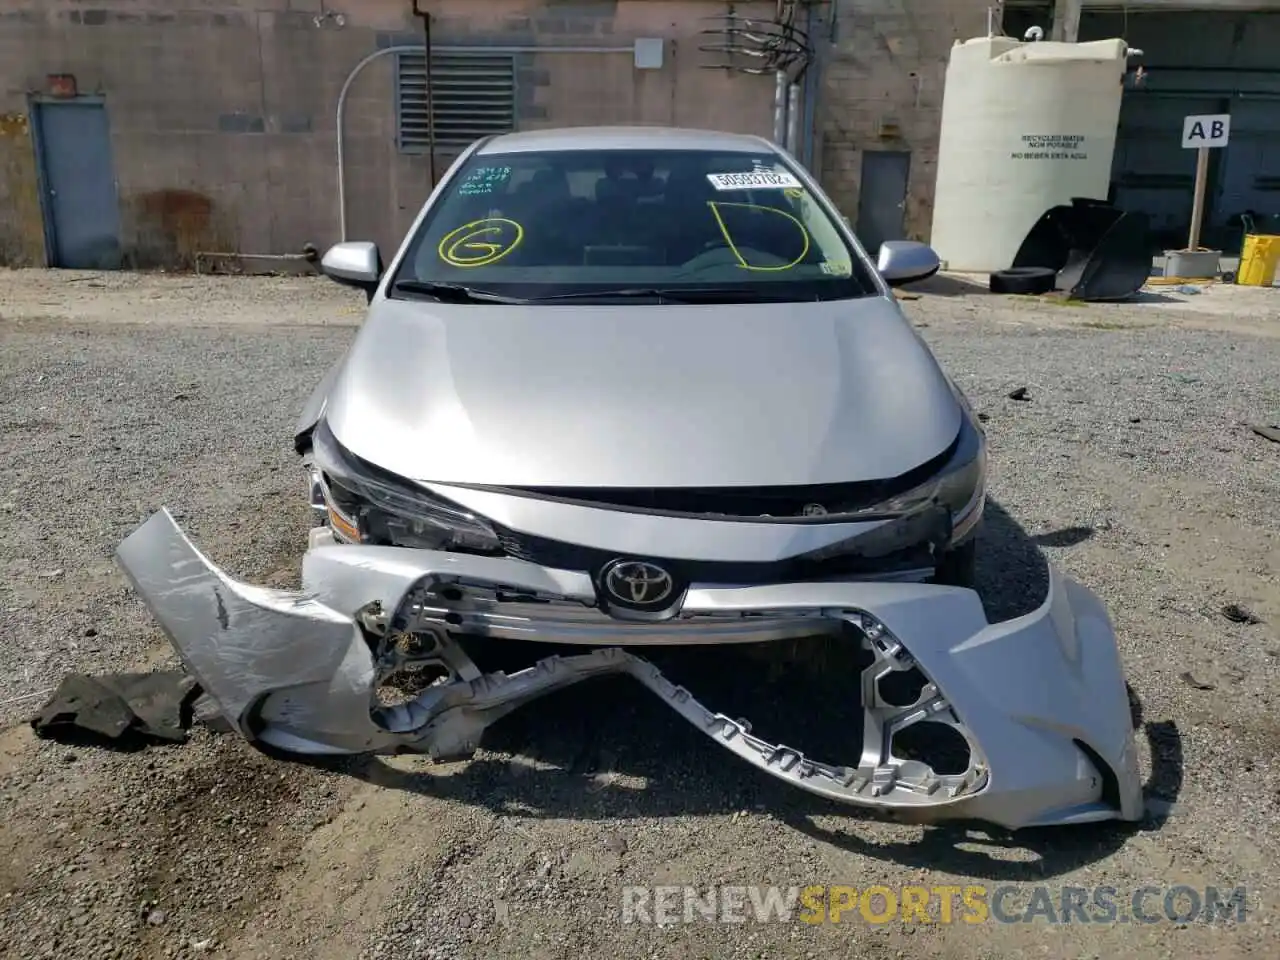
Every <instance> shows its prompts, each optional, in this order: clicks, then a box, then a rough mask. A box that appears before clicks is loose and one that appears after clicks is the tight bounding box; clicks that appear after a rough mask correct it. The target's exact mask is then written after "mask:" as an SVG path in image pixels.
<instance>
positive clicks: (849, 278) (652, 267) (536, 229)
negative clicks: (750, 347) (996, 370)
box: [388, 150, 877, 302]
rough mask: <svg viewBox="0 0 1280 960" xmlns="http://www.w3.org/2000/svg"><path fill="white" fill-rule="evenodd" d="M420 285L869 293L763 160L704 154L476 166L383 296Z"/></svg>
mask: <svg viewBox="0 0 1280 960" xmlns="http://www.w3.org/2000/svg"><path fill="white" fill-rule="evenodd" d="M432 285H447V288H453V289H452V292H453V293H454V294H457V292H458V290H457V288H460V287H461V288H466V291H465V292H466V293H467V294H475V293H479V294H481V295H483V294H493V295H500V296H503V297H511V298H520V299H529V300H539V299H544V298H546V299H553V300H554V299H556V298H578V299H583V300H588V299H590V298H591V297H592V295H594V294H598V295H600V296H608V295H610V294H613V295H615V296H625V295H629V296H650V297H654V298H657V299H659V300H660V299H661V297H662V296H663V295H664V294H665V295H670V296H672V297H673V298H674V297H677V296H678V295H679V294H680V293H681V292H682V291H684V292H685V295H686V300H688V299H689V298H690V297H694V296H697V297H698V300H697V301H696V302H716V300H723V301H724V302H735V301H743V300H757V299H758V300H785V301H803V300H832V299H844V298H850V297H862V296H869V295H875V294H876V292H877V291H876V287H875V284H874V282H873V280H872V278H871V277H870V276H869V275H868V274H867V270H866V268H865V267H864V266H863V264H862V263H861V262H860V261H859V260H858V259H857V258H856V257H855V256H854V253H853V251H852V250H851V249H850V247H849V245H848V244H847V243H846V242H845V240H844V238H843V237H842V236H841V234H840V231H839V229H837V227H836V224H835V223H834V222H833V221H832V218H831V217H830V216H829V215H828V214H827V212H826V210H825V209H824V208H823V206H822V205H821V204H820V203H819V202H818V201H817V200H816V199H815V197H814V196H813V195H812V194H811V193H810V192H809V191H808V190H806V189H805V188H804V186H802V185H801V183H800V181H799V180H798V179H797V178H796V176H795V175H794V173H792V171H791V170H789V169H788V167H787V166H786V165H785V164H784V163H783V162H782V161H781V159H780V158H779V157H778V156H777V155H776V154H773V153H769V152H767V151H762V152H760V153H758V154H757V153H741V152H730V151H726V152H716V151H707V150H566V151H547V152H517V153H504V154H477V155H475V156H473V157H472V158H471V159H470V161H469V162H468V163H467V165H466V166H465V167H464V168H462V169H461V170H459V171H458V172H457V173H456V174H455V176H454V177H452V178H451V180H450V182H449V184H448V186H447V187H446V193H445V194H444V195H443V196H442V197H441V199H440V200H438V201H437V202H436V203H435V205H434V206H433V207H432V209H431V210H430V211H428V213H427V216H426V218H425V219H424V220H423V222H422V223H421V225H420V226H419V227H418V229H417V231H416V233H415V235H414V237H413V239H412V241H411V244H410V247H409V250H408V254H407V256H406V257H405V259H404V261H403V263H402V265H401V267H400V269H399V271H398V272H397V274H396V277H395V278H394V280H393V282H392V284H391V285H390V288H389V289H388V295H389V296H392V297H398V296H412V295H415V294H416V295H422V294H427V295H430V294H431V292H432V289H433V286H432ZM447 288H446V287H441V286H436V287H434V289H435V290H436V291H437V292H438V291H440V290H443V289H447Z"/></svg>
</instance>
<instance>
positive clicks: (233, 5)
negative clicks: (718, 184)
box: [0, 0, 773, 266]
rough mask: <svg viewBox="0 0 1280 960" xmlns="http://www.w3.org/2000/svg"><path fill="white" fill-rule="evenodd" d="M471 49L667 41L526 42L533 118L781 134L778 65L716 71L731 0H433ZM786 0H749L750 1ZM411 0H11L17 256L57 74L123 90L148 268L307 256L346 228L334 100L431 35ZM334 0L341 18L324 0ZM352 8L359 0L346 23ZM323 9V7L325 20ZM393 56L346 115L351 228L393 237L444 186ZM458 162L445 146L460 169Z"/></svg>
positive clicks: (443, 36)
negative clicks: (776, 112)
mask: <svg viewBox="0 0 1280 960" xmlns="http://www.w3.org/2000/svg"><path fill="white" fill-rule="evenodd" d="M428 6H429V8H430V9H431V10H432V11H433V13H434V14H435V16H436V21H435V40H436V42H437V43H438V44H440V45H441V46H442V47H447V46H454V45H476V46H481V45H484V46H488V45H511V46H521V47H525V46H528V47H549V46H556V45H560V46H564V45H591V46H605V45H608V46H613V45H616V46H620V47H625V46H629V45H630V44H631V42H632V41H633V40H634V38H636V37H642V36H644V37H664V38H667V39H668V40H669V41H671V42H670V43H668V45H667V56H666V65H665V66H664V67H663V69H661V70H658V71H652V72H645V71H636V70H635V69H634V67H633V64H632V57H631V56H630V54H629V53H621V54H591V55H586V54H567V53H552V52H530V53H526V54H522V55H520V60H519V83H518V90H519V105H518V113H519V116H518V118H517V122H518V125H519V126H520V127H522V128H531V127H539V126H561V125H579V124H586V123H602V122H610V123H651V124H679V125H686V126H704V127H712V128H719V129H728V130H737V131H742V132H753V133H760V134H766V135H767V134H768V133H769V131H770V129H771V126H772V119H771V116H772V96H773V90H772V82H771V81H770V80H769V79H768V78H764V77H755V76H747V75H742V74H726V73H724V72H721V71H715V70H708V69H702V68H701V64H702V63H704V62H706V58H707V55H706V54H701V53H699V51H698V50H697V46H698V40H697V32H698V30H700V29H702V27H703V23H701V22H700V21H701V18H704V17H708V16H713V15H717V14H722V13H723V12H724V11H725V9H726V5H725V4H724V3H723V2H720V0H428ZM772 6H773V3H772V0H766V2H759V3H739V4H738V8H739V10H740V12H742V13H744V14H752V15H762V14H767V12H768V11H771V10H772ZM411 10H412V2H411V0H323V2H321V0H179V2H174V0H0V116H3V117H6V118H8V119H6V121H5V126H4V132H3V133H0V178H2V179H3V180H4V182H2V183H0V263H11V264H21V263H41V262H42V261H43V257H44V250H43V229H42V226H41V223H40V220H39V216H40V214H39V203H38V200H36V201H35V202H34V203H33V202H32V196H31V194H32V191H33V190H34V189H35V188H34V177H33V176H32V175H31V174H32V166H31V162H30V149H31V141H30V138H29V136H28V135H27V132H26V126H25V124H24V122H23V120H22V119H21V118H23V117H24V115H25V114H26V113H27V111H28V110H29V99H28V97H29V95H30V94H32V93H39V92H40V91H41V90H43V89H44V86H45V83H46V77H47V76H48V75H50V74H55V73H71V74H74V75H75V77H76V79H77V82H78V85H79V89H80V91H81V92H82V93H91V94H101V95H103V96H104V97H105V99H106V103H107V109H108V115H109V121H110V125H111V140H112V154H113V165H114V168H115V173H116V177H117V180H118V184H119V198H120V207H121V214H122V234H123V235H122V237H121V240H122V244H123V246H124V248H125V250H126V253H127V255H128V256H129V258H130V260H131V262H133V263H135V264H137V265H142V266H145V265H153V264H174V263H182V262H189V260H190V257H191V255H192V254H193V253H194V252H196V251H205V250H208V251H223V250H233V251H239V252H242V253H250V254H252V253H288V252H297V251H299V250H301V248H302V247H303V245H304V244H306V243H314V244H316V245H317V246H319V247H321V248H323V247H324V246H325V245H327V244H328V243H331V242H333V241H334V240H336V239H338V210H337V196H336V193H337V187H336V183H337V179H336V177H337V174H336V163H335V151H336V126H335V106H336V103H337V99H338V93H339V90H340V89H341V87H342V84H343V82H344V81H345V80H346V78H347V75H348V73H349V72H350V70H351V69H352V67H353V66H354V65H355V64H356V63H357V62H359V61H360V60H361V58H363V57H364V56H365V55H367V54H369V53H370V52H372V51H374V50H376V49H378V48H379V47H385V46H389V45H394V44H397V43H401V42H406V43H412V44H417V43H420V42H421V37H422V34H421V23H420V21H418V20H416V19H415V18H414V17H413V16H412V13H411ZM326 13H327V14H329V15H328V16H325V15H324V14H326ZM335 14H341V15H342V20H341V22H339V20H338V18H337V17H335V16H334V15H335ZM317 18H319V19H317ZM393 59H394V58H393V57H386V58H384V59H382V60H381V61H376V62H374V63H373V64H371V65H370V67H369V68H368V69H366V70H365V71H364V72H363V73H362V74H361V75H360V77H359V79H358V80H357V81H356V82H355V83H354V84H353V86H352V89H351V93H350V95H349V98H348V104H347V114H346V129H347V142H346V160H347V163H346V166H347V169H346V180H345V182H346V186H347V204H348V208H347V209H348V236H349V237H350V238H367V239H373V240H376V241H378V242H379V243H380V244H381V245H383V246H384V247H386V248H387V249H391V248H394V246H395V245H396V244H398V242H399V241H400V239H401V237H402V235H403V232H404V230H405V229H406V228H407V226H408V225H409V224H410V222H411V221H412V219H413V217H414V215H415V214H416V213H417V211H418V209H419V207H420V206H421V203H422V201H423V200H424V199H425V198H426V196H427V193H428V191H429V188H430V182H429V181H430V178H429V174H428V161H427V158H426V157H424V156H421V155H407V154H402V153H400V152H399V151H398V149H397V146H396V138H395V110H394V95H393V89H394V87H393V74H392V61H393ZM450 159H451V157H449V156H447V155H442V156H441V157H440V158H439V159H438V161H437V163H438V170H440V171H441V172H442V171H443V169H444V165H445V164H447V162H448V161H449V160H450Z"/></svg>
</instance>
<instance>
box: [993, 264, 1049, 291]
mask: <svg viewBox="0 0 1280 960" xmlns="http://www.w3.org/2000/svg"><path fill="white" fill-rule="evenodd" d="M1057 281H1058V274H1057V271H1055V270H1050V269H1049V268H1048V267H1010V268H1009V269H1008V270H997V271H996V272H995V273H993V274H991V292H992V293H1015V294H1021V295H1022V296H1032V297H1035V296H1039V295H1040V294H1042V293H1051V292H1053V289H1054V287H1055V286H1056V284H1057Z"/></svg>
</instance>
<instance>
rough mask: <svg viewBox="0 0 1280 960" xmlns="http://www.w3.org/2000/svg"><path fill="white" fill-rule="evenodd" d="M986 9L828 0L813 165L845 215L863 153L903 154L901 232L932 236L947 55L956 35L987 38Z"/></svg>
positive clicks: (968, 4) (981, 1) (973, 4)
mask: <svg viewBox="0 0 1280 960" xmlns="http://www.w3.org/2000/svg"><path fill="white" fill-rule="evenodd" d="M989 6H991V3H990V2H989V0H834V2H833V4H832V5H831V6H829V7H828V8H827V9H826V10H825V11H824V15H823V23H822V25H821V31H822V33H823V35H824V60H825V62H824V64H823V68H822V91H821V95H820V96H821V100H820V103H821V108H820V111H819V137H820V145H819V149H818V164H817V166H818V168H819V175H820V177H821V179H822V184H823V186H824V187H825V188H826V189H827V191H828V192H829V193H830V194H831V196H832V198H833V199H834V200H835V201H836V202H837V203H838V204H839V205H840V207H841V209H842V210H844V212H845V213H846V214H847V215H848V216H849V217H850V218H851V219H855V218H856V215H857V210H858V193H859V185H860V181H861V175H862V157H863V154H864V152H865V151H868V150H905V151H909V152H910V153H911V179H910V184H909V188H908V195H907V204H906V211H905V213H906V217H905V220H906V229H907V234H908V236H909V237H910V238H911V239H919V240H927V239H928V235H929V227H930V222H931V220H932V218H933V191H934V181H935V179H936V176H937V161H938V137H939V131H940V128H941V119H942V91H943V82H944V79H945V75H946V69H947V58H948V56H949V54H950V50H951V47H952V45H953V44H954V43H955V41H956V40H967V39H969V38H971V37H978V36H985V35H986V33H987V8H988V7H989ZM815 32H817V31H815Z"/></svg>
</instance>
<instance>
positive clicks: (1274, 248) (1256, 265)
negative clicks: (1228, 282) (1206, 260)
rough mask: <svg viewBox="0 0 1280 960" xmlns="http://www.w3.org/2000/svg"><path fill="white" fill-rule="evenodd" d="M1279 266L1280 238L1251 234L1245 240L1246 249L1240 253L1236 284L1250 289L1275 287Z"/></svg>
mask: <svg viewBox="0 0 1280 960" xmlns="http://www.w3.org/2000/svg"><path fill="white" fill-rule="evenodd" d="M1277 265H1280V236H1276V235H1274V234H1265V233H1252V234H1249V235H1248V236H1246V237H1245V238H1244V249H1243V250H1241V251H1240V269H1239V270H1237V271H1236V283H1239V284H1243V285H1245V286H1249V287H1270V286H1273V285H1274V284H1275V282H1276V267H1277Z"/></svg>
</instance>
